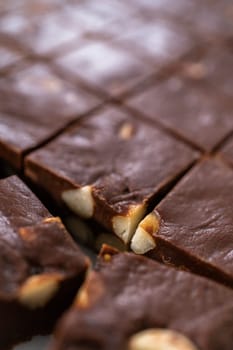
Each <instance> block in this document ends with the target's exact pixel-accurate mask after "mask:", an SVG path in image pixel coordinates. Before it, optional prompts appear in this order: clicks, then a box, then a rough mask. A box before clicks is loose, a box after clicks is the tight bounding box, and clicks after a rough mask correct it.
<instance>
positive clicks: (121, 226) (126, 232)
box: [112, 204, 146, 244]
mask: <svg viewBox="0 0 233 350" xmlns="http://www.w3.org/2000/svg"><path fill="white" fill-rule="evenodd" d="M145 211H146V207H145V205H142V204H139V205H132V206H131V207H130V209H129V210H128V212H127V213H126V215H124V216H123V215H116V216H114V217H113V219H112V225H113V231H114V233H115V234H116V235H117V236H118V237H120V239H121V240H122V241H123V242H124V243H125V244H127V243H129V242H130V240H131V238H132V236H133V234H134V232H135V230H136V228H137V225H138V223H139V222H140V220H141V219H142V218H143V216H144V215H145Z"/></svg>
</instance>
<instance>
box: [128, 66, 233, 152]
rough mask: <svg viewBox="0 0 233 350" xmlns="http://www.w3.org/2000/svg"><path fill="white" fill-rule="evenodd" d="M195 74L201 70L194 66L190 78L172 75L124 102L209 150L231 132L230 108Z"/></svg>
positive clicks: (232, 125)
mask: <svg viewBox="0 0 233 350" xmlns="http://www.w3.org/2000/svg"><path fill="white" fill-rule="evenodd" d="M189 73H190V74H191V71H190V72H189ZM197 74H201V70H200V69H199V70H198V69H197V67H196V70H195V72H194V69H193V72H192V77H191V76H190V77H191V79H189V78H186V77H183V76H181V75H180V76H178V75H176V76H173V77H171V78H169V79H168V80H166V81H163V82H162V83H161V84H156V85H152V86H150V87H149V88H148V89H147V90H145V91H143V92H142V93H141V94H138V95H137V96H134V97H132V98H131V99H129V101H127V103H128V104H129V105H130V106H131V107H133V108H134V109H135V110H137V111H139V112H140V113H141V114H142V115H144V116H145V117H148V118H150V119H152V120H155V121H159V122H160V123H161V124H163V125H164V126H166V127H168V128H170V129H171V130H173V131H174V132H175V133H176V134H177V135H179V136H181V137H182V138H184V139H186V140H187V141H189V142H191V143H192V144H194V145H196V146H198V147H199V148H201V149H203V150H206V151H212V150H213V149H214V148H215V147H216V146H217V145H218V144H219V143H220V142H221V141H222V140H223V139H224V138H225V137H226V136H227V135H228V134H229V133H230V131H231V130H233V108H232V107H233V105H232V101H231V100H230V99H228V98H226V97H225V96H223V95H221V94H220V93H219V92H218V91H217V90H215V89H214V88H212V86H209V85H207V84H205V83H202V82H201V83H199V79H196V75H197Z"/></svg>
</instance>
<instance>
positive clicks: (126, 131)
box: [118, 123, 134, 140]
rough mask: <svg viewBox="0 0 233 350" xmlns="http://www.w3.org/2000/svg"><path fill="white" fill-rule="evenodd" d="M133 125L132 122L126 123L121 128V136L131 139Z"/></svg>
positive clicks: (123, 138)
mask: <svg viewBox="0 0 233 350" xmlns="http://www.w3.org/2000/svg"><path fill="white" fill-rule="evenodd" d="M133 131H134V128H133V125H132V124H130V123H124V124H123V125H122V126H121V128H120V130H119V134H118V135H119V137H120V138H121V139H122V140H129V139H130V138H131V137H132V135H133Z"/></svg>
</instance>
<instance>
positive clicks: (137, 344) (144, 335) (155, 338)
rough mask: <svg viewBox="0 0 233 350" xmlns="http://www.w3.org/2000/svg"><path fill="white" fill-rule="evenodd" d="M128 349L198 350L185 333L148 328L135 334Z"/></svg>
mask: <svg viewBox="0 0 233 350" xmlns="http://www.w3.org/2000/svg"><path fill="white" fill-rule="evenodd" d="M127 350H198V349H197V347H196V346H195V345H194V344H193V343H192V342H191V341H190V340H189V339H188V338H187V337H185V336H184V335H182V334H181V333H179V332H175V331H172V330H169V329H159V328H154V329H147V330H145V331H142V332H139V333H136V334H134V335H133V336H132V337H131V338H130V340H129V345H128V349H127Z"/></svg>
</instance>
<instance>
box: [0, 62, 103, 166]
mask: <svg viewBox="0 0 233 350" xmlns="http://www.w3.org/2000/svg"><path fill="white" fill-rule="evenodd" d="M0 94H1V105H0V156H1V157H2V158H4V159H5V160H7V161H9V162H10V163H11V164H12V165H13V166H15V167H17V168H20V167H21V165H22V157H23V154H24V153H25V152H27V151H29V150H30V149H32V148H34V147H37V146H38V145H39V144H40V143H42V142H44V141H46V139H48V138H50V137H52V136H53V135H55V134H56V133H57V132H59V131H60V130H62V129H63V128H65V127H66V126H67V125H68V124H69V123H71V122H72V121H74V120H75V119H77V118H78V117H79V116H80V115H83V114H85V113H86V112H87V111H89V110H91V109H92V108H94V107H95V106H96V105H97V104H98V99H97V98H96V97H95V96H92V95H91V94H89V93H87V92H86V91H84V90H83V89H81V88H79V87H75V88H74V87H73V86H72V85H70V84H69V83H67V82H66V81H64V80H62V79H61V78H59V77H58V76H57V75H55V74H54V73H53V72H52V70H51V69H50V68H49V67H48V66H46V65H44V64H34V65H28V66H25V67H23V68H21V69H18V70H15V71H12V72H11V74H9V75H8V76H6V77H4V78H1V79H0Z"/></svg>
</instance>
